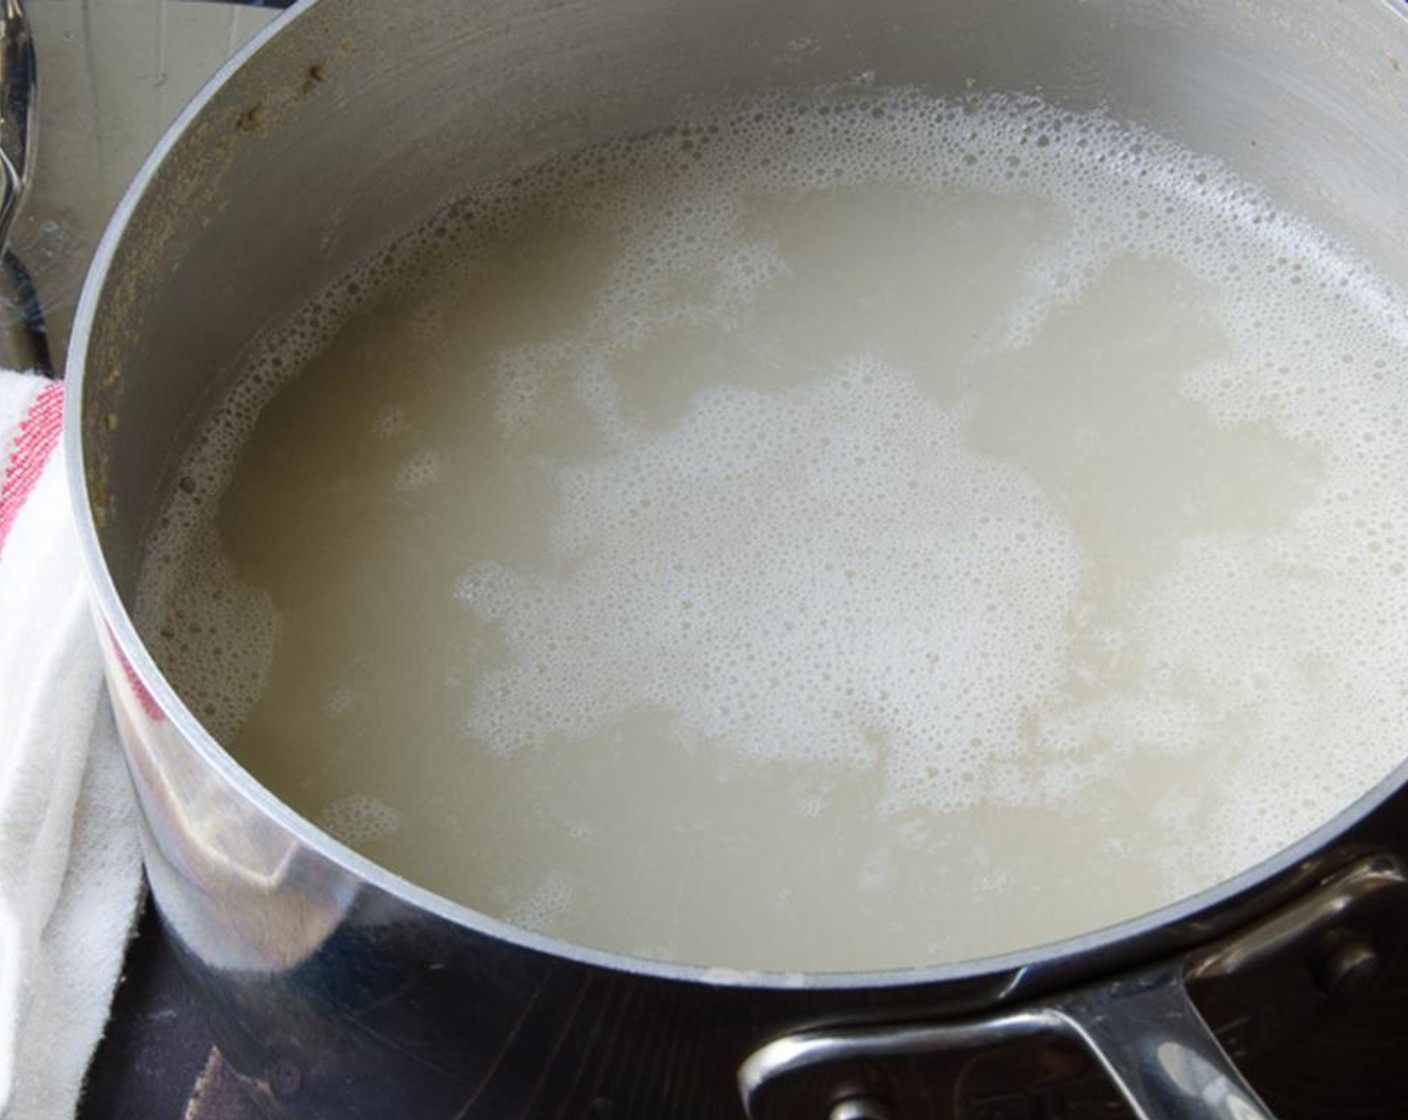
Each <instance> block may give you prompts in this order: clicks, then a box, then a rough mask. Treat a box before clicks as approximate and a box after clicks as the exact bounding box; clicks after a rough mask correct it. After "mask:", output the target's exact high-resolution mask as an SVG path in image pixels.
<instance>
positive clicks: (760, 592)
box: [139, 92, 1408, 970]
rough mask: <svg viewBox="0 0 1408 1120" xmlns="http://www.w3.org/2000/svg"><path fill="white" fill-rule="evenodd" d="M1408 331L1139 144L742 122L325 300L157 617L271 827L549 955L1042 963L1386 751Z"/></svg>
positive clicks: (218, 443) (1393, 720)
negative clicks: (990, 956)
mask: <svg viewBox="0 0 1408 1120" xmlns="http://www.w3.org/2000/svg"><path fill="white" fill-rule="evenodd" d="M1391 306H1392V305H1391V303H1390V301H1389V300H1388V298H1387V297H1386V296H1385V295H1384V294H1383V293H1381V292H1380V290H1379V288H1378V287H1377V286H1376V285H1375V283H1374V282H1373V280H1372V278H1370V277H1369V276H1367V275H1366V274H1365V273H1364V272H1363V270H1362V269H1361V268H1360V267H1359V266H1357V265H1356V264H1355V263H1353V261H1352V260H1351V259H1350V258H1348V257H1346V256H1344V255H1342V254H1340V253H1338V252H1337V251H1336V250H1334V249H1333V248H1332V247H1330V246H1328V245H1327V244H1325V243H1324V241H1323V240H1322V239H1321V238H1320V237H1318V236H1317V235H1316V234H1315V233H1314V232H1313V231H1312V230H1310V229H1308V228H1306V227H1305V226H1303V225H1302V224H1300V223H1298V222H1297V221H1296V220H1294V219H1292V218H1290V217H1288V216H1286V215H1284V214H1281V213H1277V212H1275V211H1274V210H1272V209H1271V208H1269V207H1268V206H1267V204H1266V203H1265V202H1264V201H1262V200H1261V199H1260V198H1259V196H1258V195H1257V194H1256V192H1255V191H1254V190H1253V189H1251V188H1250V187H1247V186H1246V185H1244V184H1242V183H1240V182H1238V181H1236V180H1234V179H1232V178H1231V177H1230V176H1229V175H1228V174H1226V173H1225V172H1223V171H1222V170H1220V169H1219V168H1218V166H1217V165H1215V164H1213V163H1211V162H1210V161H1207V160H1203V159H1200V158H1198V157H1195V156H1193V155H1191V154H1189V153H1187V152H1184V151H1182V150H1180V149H1178V148H1176V147H1174V146H1173V145H1171V144H1169V143H1167V142H1165V141H1163V140H1161V139H1159V138H1157V137H1154V136H1151V135H1149V134H1147V133H1144V132H1141V131H1138V130H1135V129H1132V128H1130V127H1126V126H1123V125H1120V124H1117V123H1113V122H1111V121H1109V120H1107V119H1104V118H1101V117H1097V116H1080V115H1073V114H1069V113H1064V112H1060V111H1057V110H1055V109H1051V108H1049V107H1045V106H1042V105H1040V104H1037V103H1034V102H1031V101H1025V100H1017V99H1013V98H1006V97H986V98H975V99H973V100H969V101H965V102H962V103H956V102H949V101H935V100H931V99H927V98H925V97H923V96H920V95H917V94H914V93H907V92H899V93H891V94H884V95H871V96H868V97H857V96H847V97H844V98H843V97H839V96H826V97H821V96H819V97H818V98H816V99H815V100H811V101H797V100H791V101H784V100H780V99H779V100H762V101H758V102H754V103H749V104H748V105H746V106H744V107H741V108H737V109H735V110H734V111H732V112H729V113H725V114H721V115H719V116H717V117H714V118H709V119H703V120H699V121H694V122H690V123H689V124H688V125H685V126H682V127H680V128H678V129H674V130H670V131H669V132H665V133H661V134H655V135H651V136H647V137H643V138H637V139H634V140H630V141H622V142H619V143H617V144H614V145H609V146H607V147H605V148H601V149H596V150H592V151H588V152H585V153H581V154H579V155H577V156H574V157H572V158H569V159H566V160H564V161H562V162H558V163H555V164H553V165H551V166H547V167H543V168H539V169H537V170H533V171H529V172H527V173H525V174H523V175H522V176H520V177H518V178H517V179H515V180H514V181H513V182H509V183H502V184H498V185H496V186H494V187H492V188H489V189H487V190H485V191H483V192H482V193H480V194H478V195H474V196H470V197H468V198H467V199H465V200H463V201H462V202H460V203H458V204H456V205H455V206H453V207H451V208H450V209H449V210H448V211H447V212H446V213H444V214H442V215H440V216H439V217H437V218H436V219H435V220H434V221H433V222H431V223H430V224H429V225H427V226H426V227H425V228H424V229H422V230H420V231H418V232H417V233H416V234H414V235H413V236H411V237H410V238H408V239H407V240H406V241H404V242H403V243H401V244H399V245H398V246H396V247H394V248H393V249H391V250H389V251H387V252H385V253H383V254H382V255H381V256H380V257H378V258H377V259H376V260H375V261H373V262H371V263H370V264H369V265H368V266H367V267H366V268H365V269H364V270H363V272H362V273H360V274H358V275H357V276H356V277H353V278H352V279H350V280H349V281H347V282H345V283H344V284H341V285H339V286H338V287H337V288H336V289H334V290H332V291H330V292H329V293H327V294H326V295H325V296H324V297H323V298H322V299H321V300H320V301H319V302H318V303H317V304H315V305H314V306H313V307H311V308H309V309H308V310H307V311H306V312H305V313H304V314H303V315H302V317H301V318H300V319H299V320H298V321H297V322H295V323H294V324H293V325H292V326H291V327H289V328H288V329H287V330H286V331H285V332H284V333H283V334H282V335H281V336H280V337H278V338H277V339H274V340H273V341H272V342H271V343H270V344H269V346H268V347H267V349H266V350H265V352H264V353H263V355H262V356H261V357H260V358H259V359H258V360H257V361H255V362H254V363H253V365H252V367H251V370H250V372H249V375H248V376H247V377H246V378H245V379H244V381H242V382H241V384H240V386H239V387H238V388H237V389H236V390H235V391H234V393H233V394H232V395H231V397H230V398H229V400H228V401H227V402H226V404H225V406H224V408H223V410H222V412H221V413H220V415H219V416H218V418H217V420H216V421H215V422H214V423H212V425H211V427H210V430H209V434H208V436H207V438H206V439H205V440H204V441H203V442H202V443H201V444H200V446H198V447H197V449H196V450H195V451H194V452H193V453H192V454H191V456H190V457H189V458H188V460H187V462H186V463H185V464H184V466H183V469H182V481H181V485H180V487H178V488H177V489H176V491H175V493H174V497H173V499H172V501H171V504H170V506H169V507H168V509H167V510H166V513H165V514H164V517H163V519H162V523H161V528H160V531H159V533H158V534H157V538H156V540H155V542H154V544H153V545H152V548H151V552H150V555H149V558H148V563H147V565H146V571H145V574H144V580H143V586H142V589H141V596H140V598H141V602H140V604H139V606H140V611H139V613H140V615H141V618H142V619H143V620H144V622H143V625H144V627H145V630H146V632H147V634H148V636H149V637H150V639H151V641H152V644H153V647H154V652H155V653H156V656H157V658H158V660H159V662H160V663H161V664H162V666H163V668H164V669H165V671H166V672H167V673H168V674H169V675H170V677H171V679H172V680H173V682H174V684H175V685H176V687H177V688H178V690H179V691H180V692H181V693H182V694H183V695H184V696H185V698H186V699H187V700H188V702H189V703H190V705H191V707H192V709H193V710H194V711H195V712H196V713H197V714H198V715H199V716H201V718H202V719H204V720H205V722H206V723H207V726H209V727H210V728H211V730H212V731H213V732H214V733H215V734H216V735H217V737H219V738H220V739H221V740H222V741H224V742H225V743H226V744H227V745H228V746H229V748H230V750H231V751H232V752H233V753H234V755H235V756H236V757H237V758H238V759H239V760H240V761H241V762H242V763H243V764H244V765H245V766H247V767H248V768H249V769H250V770H251V771H252V772H253V774H254V775H255V776H256V777H258V778H259V779H260V780H261V781H262V782H264V783H265V784H266V785H268V786H269V787H270V788H271V789H273V790H274V791H275V792H276V793H277V794H278V795H279V796H280V797H282V798H283V799H285V800H286V801H287V802H288V803H289V804H290V805H292V806H293V807H295V808H296V809H298V810H299V811H301V812H302V813H304V814H306V815H307V816H308V817H310V818H311V819H313V820H315V821H317V822H319V823H321V824H322V825H323V826H324V827H326V828H327V829H328V830H329V831H330V832H332V834H333V835H335V836H338V837H339V838H341V839H343V840H344V841H346V842H347V843H348V844H351V845H352V846H354V847H356V848H358V849H359V850H361V851H363V852H364V853H366V854H367V855H368V856H370V857H372V858H374V859H376V860H377V861H379V862H381V863H383V864H384V865H386V866H387V867H389V868H391V869H393V870H395V871H398V872H400V873H401V874H403V875H405V876H407V877H408V878H410V879H412V880H414V881H416V882H417V883H419V884H421V885H424V886H426V887H429V888H431V889H433V890H435V891H438V892H441V893H443V894H445V895H447V896H449V897H451V898H455V899H458V900H461V901H463V902H466V903H468V904H470V905H472V906H474V907H477V908H479V909H482V910H484V911H486V912H488V913H491V914H494V915H496V916H500V917H503V918H506V919H508V920H509V921H512V922H515V923H519V924H521V925H524V926H527V927H531V928H533V929H537V930H541V931H545V932H548V933H551V934H554V935H558V936H561V937H564V938H568V939H571V940H574V941H577V942H580V943H584V944H587V945H592V946H598V947H604V948H609V949H614V950H621V951H626V952H630V953H636V954H642V955H646V956H651V957H657V958H664V959H671V960H679V961H684V962H690V963H697V964H704V965H713V966H720V967H727V968H751V967H764V968H777V969H784V970H810V969H822V970H832V969H853V968H878V967H888V966H894V965H909V964H916V963H925V962H934V961H944V960H954V959H960V958H966V957H971V956H975V955H980V954H986V953H994V952H1000V951H1005V950H1010V949H1014V948H1018V947H1023V946H1030V945H1035V944H1039V943H1043V942H1046V941H1049V940H1052V939H1055V938H1059V937H1062V936H1066V935H1070V934H1075V933H1079V932H1084V931H1088V930H1091V929H1094V928H1097V927H1100V926H1102V925H1106V924H1108V923H1110V922H1113V921H1116V920H1119V919H1122V918H1127V917H1130V916H1133V915H1135V914H1138V913H1141V912H1144V911H1147V910H1149V909H1151V908H1153V907H1155V906H1157V905H1160V904H1162V903H1166V902H1169V901H1171V900H1173V899H1175V898H1179V897H1182V896H1184V895H1186V894H1187V893H1189V892H1191V891H1194V890H1197V889H1200V888H1203V887H1206V886H1209V885H1212V884H1214V883H1216V882H1217V881H1219V880H1221V879H1222V878H1224V877H1226V876H1228V875H1230V874H1233V873H1235V872H1237V871H1240V870H1242V869H1244V868H1246V867H1248V866H1251V865H1252V864H1254V863H1255V862H1256V861H1258V860H1260V859H1261V858H1263V857H1265V856H1266V855H1268V854H1270V853H1271V852H1273V851H1275V850H1277V849H1278V848H1280V847H1282V846H1284V845H1285V844H1287V843H1289V842H1291V841H1292V840H1294V839H1296V838H1297V837H1299V836H1301V835H1302V834H1304V833H1305V832H1306V831H1307V830H1309V829H1310V828H1312V827H1314V826H1315V825H1317V824H1319V823H1322V822H1323V821H1324V820H1326V819H1328V817H1330V816H1331V815H1333V813H1334V812H1335V811H1337V810H1338V809H1339V808H1341V807H1343V806H1344V805H1345V804H1346V803H1347V802H1348V801H1349V800H1351V799H1352V798H1353V797H1355V796H1356V795H1358V794H1359V793H1361V792H1363V791H1364V790H1365V789H1367V788H1368V787H1369V786H1370V785H1371V784H1373V783H1374V782H1375V781H1376V780H1377V779H1379V778H1380V777H1381V776H1383V775H1384V774H1385V773H1386V772H1387V771H1388V770H1390V769H1391V768H1392V767H1393V766H1394V764H1395V763H1396V762H1397V761H1398V759H1399V757H1400V755H1401V753H1402V748H1403V744H1404V742H1405V734H1406V733H1408V577H1405V563H1408V552H1406V551H1405V546H1408V537H1405V534H1404V529H1405V528H1406V527H1408V509H1405V498H1406V497H1408V482H1405V480H1408V433H1405V428H1404V421H1405V417H1408V395H1405V393H1404V392H1403V390H1402V387H1401V386H1400V385H1399V384H1398V383H1397V379H1396V378H1395V377H1391V376H1389V375H1388V371H1390V370H1399V369H1401V368H1402V366H1403V365H1404V359H1405V352H1408V327H1405V323H1404V321H1403V318H1402V317H1401V316H1400V315H1399V314H1398V313H1397V312H1396V311H1393V310H1391ZM295 369H297V370H298V372H297V376H294V377H291V376H290V375H291V373H292V372H293V371H294V370H295Z"/></svg>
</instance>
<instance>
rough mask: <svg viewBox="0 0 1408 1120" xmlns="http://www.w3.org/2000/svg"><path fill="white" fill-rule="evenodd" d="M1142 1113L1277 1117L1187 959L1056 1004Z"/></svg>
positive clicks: (1204, 1118)
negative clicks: (1191, 975)
mask: <svg viewBox="0 0 1408 1120" xmlns="http://www.w3.org/2000/svg"><path fill="white" fill-rule="evenodd" d="M1052 1010H1053V1011H1054V1012H1055V1013H1056V1014H1057V1015H1058V1016H1059V1017H1060V1018H1061V1019H1062V1020H1063V1024H1064V1026H1065V1028H1066V1033H1069V1034H1070V1035H1072V1036H1074V1037H1075V1038H1078V1039H1079V1040H1080V1041H1081V1042H1082V1043H1083V1044H1084V1045H1085V1047H1086V1049H1088V1050H1089V1051H1090V1052H1091V1054H1092V1055H1093V1056H1094V1057H1095V1059H1096V1060H1097V1061H1098V1062H1099V1063H1100V1065H1101V1067H1102V1068H1103V1069H1104V1071H1105V1073H1106V1074H1107V1075H1108V1077H1109V1078H1110V1080H1111V1081H1112V1082H1113V1083H1114V1085H1115V1087H1116V1088H1117V1089H1118V1090H1119V1092H1120V1095H1121V1096H1123V1097H1124V1099H1125V1101H1126V1102H1127V1103H1128V1104H1129V1106H1130V1107H1131V1108H1132V1109H1133V1110H1134V1115H1135V1116H1136V1117H1137V1118H1138V1120H1273V1117H1272V1116H1271V1112H1270V1110H1269V1109H1267V1107H1266V1106H1265V1105H1264V1104H1262V1103H1261V1100H1260V1098H1259V1097H1258V1096H1257V1094H1256V1091H1255V1090H1254V1089H1253V1088H1252V1087H1251V1086H1250V1085H1248V1084H1247V1083H1246V1081H1245V1080H1244V1079H1243V1078H1242V1075H1241V1073H1239V1072H1238V1070H1237V1067H1236V1066H1235V1065H1233V1064H1232V1059H1231V1058H1229V1057H1228V1056H1227V1052H1226V1051H1225V1050H1223V1048H1222V1046H1221V1044H1220V1043H1219V1042H1218V1041H1217V1036H1216V1035H1214V1034H1213V1032H1212V1031H1211V1030H1210V1029H1209V1027H1208V1025H1207V1024H1206V1023H1205V1022H1203V1018H1202V1016H1201V1015H1199V1014H1198V1010H1197V1008H1195V1007H1194V1006H1193V1001H1192V1000H1191V999H1189V998H1188V989H1187V987H1186V986H1185V985H1184V982H1183V962H1182V961H1178V962H1176V963H1174V964H1165V965H1161V966H1156V967H1155V968H1153V969H1150V970H1149V971H1148V972H1144V973H1138V974H1136V975H1134V976H1132V977H1127V978H1122V979H1119V980H1115V981H1112V982H1111V983H1108V984H1099V985H1096V986H1095V987H1091V988H1084V989H1081V990H1079V991H1076V992H1073V993H1072V994H1071V995H1069V996H1066V997H1065V998H1063V999H1060V1000H1057V1001H1055V1002H1054V1003H1053V1004H1052Z"/></svg>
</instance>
